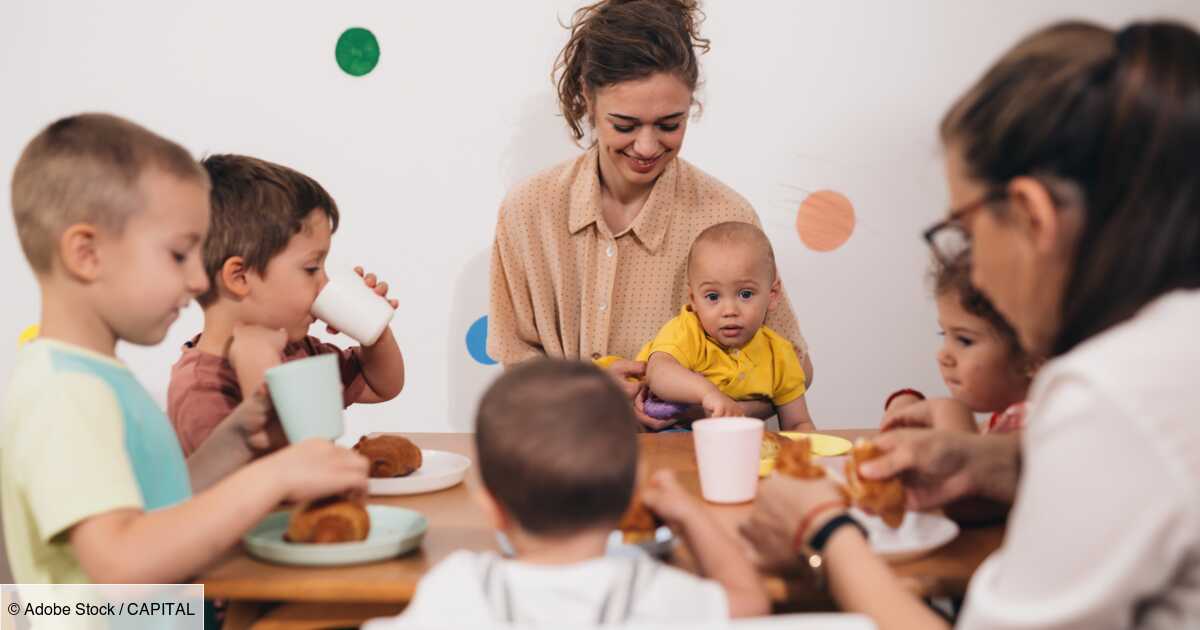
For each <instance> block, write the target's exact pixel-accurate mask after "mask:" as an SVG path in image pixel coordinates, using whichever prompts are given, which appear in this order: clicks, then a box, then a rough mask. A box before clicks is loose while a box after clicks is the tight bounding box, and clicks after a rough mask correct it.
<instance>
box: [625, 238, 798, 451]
mask: <svg viewBox="0 0 1200 630" xmlns="http://www.w3.org/2000/svg"><path fill="white" fill-rule="evenodd" d="M687 273H688V290H689V294H690V304H685V305H684V306H683V307H682V308H680V309H679V315H678V316H676V317H675V318H674V319H672V320H671V321H669V322H667V323H666V324H665V325H664V326H663V327H662V329H660V330H659V332H658V335H657V336H655V338H654V339H653V340H652V341H651V342H650V343H648V344H646V346H645V347H644V348H642V350H641V352H639V353H638V356H637V360H638V361H646V362H647V363H646V382H647V384H648V385H649V388H650V391H651V392H652V393H653V395H654V396H655V397H657V398H660V399H662V400H667V401H672V402H676V403H684V404H699V405H702V406H703V407H704V411H705V413H706V414H708V416H710V417H713V416H741V415H743V413H742V409H741V407H740V406H739V405H738V404H737V401H739V400H753V399H759V400H769V401H771V403H772V404H773V405H774V406H775V407H776V409H777V410H778V413H779V424H780V427H781V428H782V429H783V430H785V431H812V430H814V428H815V427H814V426H813V424H812V420H811V418H810V416H809V413H808V405H807V403H806V401H805V399H804V392H805V376H804V369H803V367H801V364H800V358H799V356H798V355H797V353H796V349H795V347H794V346H793V345H792V343H791V342H790V341H788V340H787V339H785V338H784V337H782V336H781V335H779V334H778V333H776V332H775V331H773V330H771V329H770V328H767V327H766V326H765V325H764V323H765V322H766V318H767V313H768V312H770V311H771V310H772V309H774V308H775V306H776V304H777V303H778V302H779V296H780V291H781V290H782V289H781V288H780V282H779V277H778V274H777V273H776V269H775V252H774V250H773V249H772V248H771V242H770V241H769V240H767V236H766V234H763V231H762V230H760V229H759V228H758V227H757V226H755V225H752V224H749V223H740V222H726V223H718V224H717V225H714V226H712V227H710V228H708V229H706V230H704V231H703V232H701V233H700V235H699V236H697V237H696V240H695V241H694V242H693V243H692V249H691V252H689V254H688V268H687ZM647 406H648V407H649V406H650V405H649V403H648V405H647ZM647 413H650V409H649V408H648V409H647Z"/></svg>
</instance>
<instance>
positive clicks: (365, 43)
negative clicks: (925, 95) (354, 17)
mask: <svg viewBox="0 0 1200 630" xmlns="http://www.w3.org/2000/svg"><path fill="white" fill-rule="evenodd" d="M334 55H335V56H336V57H337V63H338V66H339V67H340V68H341V69H342V71H344V72H345V73H346V74H348V75H350V76H354V77H361V76H363V75H364V74H367V73H369V72H371V71H372V70H374V69H375V66H376V65H377V64H378V63H379V40H377V39H375V34H374V33H372V32H371V31H368V30H367V29H365V28H359V27H357V26H356V27H354V28H348V29H346V31H345V32H344V33H342V36H341V37H339V38H338V40H337V48H336V49H335V50H334Z"/></svg>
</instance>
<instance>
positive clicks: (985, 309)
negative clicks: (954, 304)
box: [930, 260, 1031, 371]
mask: <svg viewBox="0 0 1200 630" xmlns="http://www.w3.org/2000/svg"><path fill="white" fill-rule="evenodd" d="M930 276H931V278H932V279H933V291H934V294H935V295H937V296H938V297H954V298H957V300H958V303H959V305H960V306H962V308H963V310H964V311H966V312H967V313H969V314H971V315H974V316H975V317H978V318H980V319H982V320H983V321H985V322H987V324H988V326H989V327H990V328H991V329H992V332H994V333H995V334H996V337H997V338H998V339H1000V341H1002V342H1003V343H1004V345H1005V347H1006V348H1008V352H1009V358H1010V360H1011V364H1012V366H1013V367H1014V368H1016V369H1019V370H1022V371H1026V370H1028V368H1029V366H1030V364H1031V362H1030V360H1029V357H1028V355H1027V354H1026V352H1025V350H1024V349H1023V348H1021V342H1020V339H1019V338H1018V337H1017V331H1016V330H1014V329H1013V327H1012V324H1010V323H1008V320H1007V319H1004V316H1003V315H1001V314H1000V311H997V310H996V307H995V306H993V305H992V302H991V300H989V299H988V298H987V296H986V295H984V294H983V293H982V292H980V291H979V289H977V288H975V285H973V284H971V264H970V262H969V261H967V260H957V261H951V262H941V261H935V262H934V265H933V270H932V271H931V273H930Z"/></svg>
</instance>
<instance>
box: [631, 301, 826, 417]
mask: <svg viewBox="0 0 1200 630" xmlns="http://www.w3.org/2000/svg"><path fill="white" fill-rule="evenodd" d="M655 352H665V353H667V354H669V355H671V356H672V357H675V360H676V361H679V363H680V365H682V366H683V367H685V368H687V369H689V370H692V371H693V372H699V373H700V374H701V375H703V376H704V378H706V379H708V381H709V382H710V383H712V384H713V385H716V386H717V389H719V390H721V392H722V393H724V394H725V395H726V396H729V397H730V398H732V399H734V400H751V399H755V398H759V399H767V400H770V401H771V403H772V404H774V405H775V406H776V407H782V406H784V405H786V404H788V403H790V402H792V401H793V400H796V399H797V398H799V397H801V396H803V395H804V390H805V383H804V368H803V367H802V366H801V365H800V358H799V356H797V354H796V348H795V347H794V346H793V345H792V343H791V342H790V341H788V340H787V339H784V338H783V337H782V336H780V335H779V334H778V333H776V332H775V331H773V330H771V329H770V328H767V327H766V326H763V327H761V328H759V329H758V332H756V333H754V336H753V337H751V338H750V341H749V342H747V343H746V345H745V346H743V347H742V348H740V349H729V350H726V349H725V348H723V347H721V344H719V343H717V342H716V341H714V340H713V339H712V337H709V336H708V334H707V333H705V332H704V327H703V326H701V325H700V317H699V316H697V315H696V313H695V311H693V310H692V307H691V306H690V305H687V304H685V305H683V307H682V308H680V309H679V315H677V316H675V317H674V318H673V319H671V321H669V322H667V323H666V324H664V325H663V327H662V328H661V329H659V331H658V335H657V336H655V337H654V339H653V340H652V341H650V343H648V344H646V345H645V346H644V347H642V350H641V352H638V355H637V360H638V361H647V360H649V359H650V355H651V354H653V353H655Z"/></svg>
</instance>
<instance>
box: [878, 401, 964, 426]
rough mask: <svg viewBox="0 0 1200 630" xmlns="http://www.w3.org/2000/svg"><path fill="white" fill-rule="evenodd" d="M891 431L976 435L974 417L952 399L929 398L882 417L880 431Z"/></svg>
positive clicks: (893, 410)
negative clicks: (956, 432)
mask: <svg viewBox="0 0 1200 630" xmlns="http://www.w3.org/2000/svg"><path fill="white" fill-rule="evenodd" d="M892 429H946V430H949V431H966V432H969V433H977V432H978V431H979V429H978V427H977V426H976V425H975V415H974V414H973V413H971V410H970V409H969V408H967V406H966V405H964V404H962V403H961V402H958V401H957V400H955V399H953V398H930V399H929V400H922V401H920V402H916V403H913V404H911V405H908V406H907V407H900V408H899V409H897V408H896V406H895V405H893V407H892V410H891V411H889V412H887V413H885V414H884V415H883V421H882V422H881V423H880V425H879V430H880V431H890V430H892Z"/></svg>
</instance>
